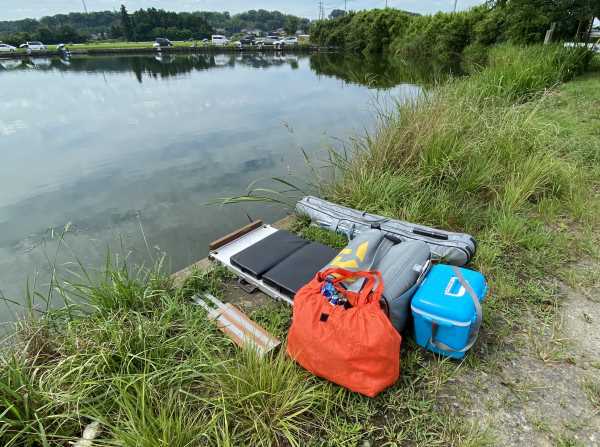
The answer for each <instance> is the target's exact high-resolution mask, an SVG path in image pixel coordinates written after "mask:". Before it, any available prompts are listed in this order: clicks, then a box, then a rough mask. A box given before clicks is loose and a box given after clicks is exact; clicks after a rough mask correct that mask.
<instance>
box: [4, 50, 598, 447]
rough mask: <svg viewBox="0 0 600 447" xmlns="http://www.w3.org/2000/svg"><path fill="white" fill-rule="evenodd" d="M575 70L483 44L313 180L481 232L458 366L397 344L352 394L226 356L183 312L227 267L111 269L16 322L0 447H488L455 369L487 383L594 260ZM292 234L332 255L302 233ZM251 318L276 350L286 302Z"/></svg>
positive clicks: (580, 83)
mask: <svg viewBox="0 0 600 447" xmlns="http://www.w3.org/2000/svg"><path fill="white" fill-rule="evenodd" d="M585 57H586V56H585V55H584V54H583V53H581V52H572V51H567V50H565V49H561V48H557V47H549V48H548V47H547V48H541V47H532V48H517V47H502V48H498V49H494V50H492V52H491V53H490V56H489V67H488V68H486V69H483V70H481V71H480V72H479V73H476V74H474V75H472V76H471V77H469V78H464V79H461V80H455V81H451V82H449V83H448V84H445V85H442V86H440V87H438V88H436V89H434V90H433V91H432V93H431V95H429V96H428V97H427V98H423V99H422V100H421V101H420V102H419V103H416V104H405V105H403V106H401V108H400V109H399V110H398V113H396V114H393V115H392V116H389V117H387V118H385V119H384V121H383V122H382V123H381V126H380V128H379V130H378V131H377V132H375V133H374V134H373V135H371V136H369V137H368V138H366V139H365V140H363V141H362V142H361V143H359V144H358V145H357V146H356V147H355V153H354V154H353V157H352V158H351V159H348V160H345V159H342V158H338V159H337V163H338V165H337V168H338V169H337V174H336V178H335V179H334V181H329V182H327V183H324V184H323V195H325V196H327V197H328V198H331V199H333V200H336V201H338V202H340V203H344V204H347V205H351V206H355V207H358V208H361V209H366V210H368V211H374V212H381V213H385V214H387V215H390V216H395V217H401V218H407V219H410V220H413V221H418V222H423V223H427V224H431V225H435V226H440V227H444V228H453V229H459V230H461V231H468V232H471V233H472V234H474V235H475V236H476V237H477V239H478V240H479V244H480V245H479V247H480V249H479V254H478V256H477V258H476V259H475V267H477V268H479V269H481V270H482V271H484V273H486V275H487V276H488V279H489V281H490V285H491V294H490V297H489V299H488V301H487V303H486V305H485V322H484V331H483V334H482V337H481V340H480V341H479V342H478V344H477V346H476V348H475V350H474V352H473V353H472V354H470V355H469V357H468V359H467V361H466V362H465V363H464V364H457V363H453V362H449V361H447V360H442V359H440V358H437V357H435V356H432V355H429V354H428V353H426V352H424V351H422V350H421V349H419V348H417V347H415V346H414V345H413V343H412V342H411V341H410V340H409V339H408V338H406V339H405V340H404V343H403V351H402V359H401V361H402V378H401V379H400V381H399V383H398V384H397V385H395V386H394V387H392V388H391V389H389V390H388V391H386V392H385V393H383V394H382V395H381V396H379V397H378V398H377V399H367V398H363V397H360V396H357V395H355V394H352V393H349V392H346V391H345V390H343V389H340V388H339V387H336V386H334V385H331V384H328V383H326V382H324V381H321V380H319V379H316V378H314V377H311V376H309V375H308V374H307V373H305V372H304V371H302V370H301V369H300V368H298V367H296V366H295V365H294V364H293V363H291V362H290V361H289V360H287V359H286V358H285V356H284V355H282V354H276V355H274V356H273V357H272V358H266V359H263V360H259V359H257V358H255V357H254V356H252V355H250V354H249V353H244V352H238V351H237V350H236V349H235V348H234V347H232V345H231V344H230V343H229V342H228V341H227V340H226V339H225V338H224V337H223V336H222V335H221V334H220V333H219V332H218V331H216V330H215V329H214V328H213V327H212V326H211V325H210V324H209V323H207V322H206V320H205V317H204V314H203V311H202V310H201V309H198V308H195V307H193V306H191V305H190V304H189V301H188V299H189V297H190V296H191V295H192V294H193V293H194V292H195V291H197V290H201V289H208V290H210V291H212V292H213V293H215V294H220V293H221V292H222V283H223V281H226V280H227V275H226V274H225V273H224V272H223V271H221V270H216V271H214V272H212V273H201V272H198V273H196V274H195V275H193V276H192V277H191V278H190V279H189V280H188V281H187V283H186V284H185V285H184V286H183V287H181V288H175V287H173V285H172V283H171V282H170V281H169V280H168V278H167V277H166V276H164V275H162V274H160V273H155V272H134V271H132V270H131V269H129V270H128V269H127V268H125V266H113V267H111V268H107V273H106V277H105V279H104V281H102V282H101V283H99V284H89V283H88V282H87V281H86V280H85V277H82V284H64V283H62V284H58V283H57V284H55V287H54V292H55V293H57V294H62V296H63V297H64V299H65V301H66V303H68V305H67V306H66V307H65V308H63V309H59V310H56V311H53V312H51V313H49V314H47V315H45V316H39V315H32V316H31V317H30V318H27V319H26V320H24V321H22V322H21V323H19V326H18V330H17V333H16V334H15V335H14V336H13V337H12V338H11V339H10V340H9V343H7V345H6V347H5V349H4V350H3V351H2V357H1V358H2V369H1V370H0V440H1V441H2V443H3V444H4V445H19V446H33V445H67V442H68V441H74V440H75V439H76V438H77V437H78V436H80V435H81V433H82V430H83V427H84V426H85V425H86V424H88V423H89V422H91V421H98V422H100V424H101V427H102V432H101V434H100V435H99V438H98V439H97V441H96V444H97V445H125V446H156V445H164V446H167V445H168V446H193V445H207V446H213V445H224V446H225V445H232V446H234V445H235V446H238V445H252V446H254V445H257V446H259V445H264V446H269V445H278V444H279V445H290V444H291V445H315V446H320V445H330V446H339V445H349V446H350V445H366V444H365V442H367V443H368V445H388V446H393V445H427V446H429V445H440V446H446V445H471V446H475V445H491V444H494V442H495V433H494V429H495V428H494V427H486V426H480V425H477V424H476V423H472V422H469V421H467V420H466V419H464V417H463V415H462V414H460V413H458V412H456V411H454V410H453V408H452V407H451V406H446V405H444V404H442V400H441V394H442V393H443V392H444V390H445V387H446V385H447V384H448V381H450V380H453V379H454V378H456V377H457V376H460V375H461V374H465V372H468V371H470V370H481V369H484V370H488V371H489V372H490V373H493V372H494V370H495V368H496V367H497V365H498V364H501V363H502V362H503V361H505V360H506V358H507V357H508V356H509V355H510V354H511V353H512V351H513V349H514V345H515V344H518V343H525V340H523V339H522V338H520V337H521V336H520V330H519V328H520V326H521V325H522V324H523V323H524V320H523V318H524V315H525V314H532V315H534V317H535V322H536V323H539V324H540V326H539V327H540V328H543V326H544V325H545V324H548V321H550V320H552V318H554V316H555V312H556V308H557V306H558V304H559V296H558V294H557V293H556V290H555V288H554V287H553V286H552V285H551V284H549V283H548V280H549V279H550V278H559V279H562V280H564V281H567V282H569V283H572V284H574V283H575V282H577V281H576V279H577V278H578V277H577V275H573V274H571V270H570V267H569V264H570V263H571V262H573V261H575V260H576V259H577V257H578V256H581V255H588V256H596V255H597V254H596V253H594V251H593V249H592V247H591V246H590V245H591V244H590V243H589V241H590V240H592V238H593V237H597V235H596V236H593V234H594V233H593V228H594V224H596V223H597V222H596V220H597V216H598V215H599V214H598V205H599V202H598V197H597V196H596V193H595V191H597V187H598V185H599V180H600V158H599V157H600V135H599V134H598V122H597V117H596V116H595V115H594V113H595V110H597V107H595V106H597V104H598V102H599V101H600V88H599V87H600V73H598V72H595V73H593V74H589V75H587V76H586V77H584V78H578V79H576V80H575V81H573V82H570V83H567V84H565V85H563V86H559V83H560V82H561V81H566V80H569V79H571V78H572V77H573V76H575V75H577V74H579V73H581V72H582V71H583V68H584V66H585ZM515 66H518V67H519V69H518V70H516V69H515V68H514V67H515ZM296 229H297V230H298V231H299V232H301V233H302V234H304V235H305V236H307V237H310V238H313V239H322V240H324V241H325V242H327V243H330V244H333V245H335V244H337V245H339V244H343V240H341V239H339V238H333V237H331V235H329V234H327V233H323V232H321V231H316V230H315V229H311V228H308V227H306V226H305V225H304V224H303V223H302V221H299V223H298V225H297V228H296ZM78 301H79V302H81V303H82V304H75V303H76V302H78ZM252 316H253V318H255V319H256V320H257V321H258V322H259V323H261V324H262V325H264V326H265V327H266V328H268V329H269V330H270V331H272V332H273V333H275V334H276V335H278V336H280V337H282V338H284V337H285V332H286V329H287V327H288V325H289V317H290V309H289V308H287V307H286V306H285V305H278V304H275V303H273V305H271V306H268V307H266V308H262V309H259V310H257V311H255V312H254V313H253V315H252ZM498 428H500V429H501V427H498Z"/></svg>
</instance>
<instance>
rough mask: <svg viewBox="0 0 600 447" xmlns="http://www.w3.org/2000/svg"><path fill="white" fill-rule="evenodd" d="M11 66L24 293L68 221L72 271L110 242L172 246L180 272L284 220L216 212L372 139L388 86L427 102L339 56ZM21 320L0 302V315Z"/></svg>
mask: <svg viewBox="0 0 600 447" xmlns="http://www.w3.org/2000/svg"><path fill="white" fill-rule="evenodd" d="M336 64H339V66H337V68H336ZM0 66H1V67H2V68H1V69H0V82H1V83H2V92H1V93H0V95H1V97H2V100H1V101H0V154H2V162H1V163H0V294H1V293H4V294H5V295H7V296H9V297H10V298H12V299H19V298H20V297H22V296H23V295H24V286H25V284H26V277H27V276H28V275H31V274H32V273H33V272H34V271H38V272H39V273H40V281H41V282H42V283H43V282H44V281H45V280H47V278H48V277H49V274H50V272H51V269H52V267H51V266H50V265H49V264H48V261H47V254H48V253H55V251H56V249H57V246H58V243H57V235H58V234H60V233H61V232H62V229H63V228H64V227H65V226H66V225H67V224H69V234H68V235H67V240H66V242H67V245H68V250H64V251H63V252H62V254H61V255H60V256H59V257H58V259H57V262H58V264H59V265H60V266H61V267H62V268H67V267H69V266H72V262H73V256H74V255H76V256H77V257H78V258H79V259H80V260H81V261H82V262H83V263H84V264H85V265H86V266H92V267H93V266H98V265H101V264H102V262H103V260H104V256H105V253H106V249H107V247H109V248H110V249H111V251H112V252H113V253H114V252H122V253H124V254H129V256H130V257H131V258H132V259H131V261H132V262H134V263H140V262H146V263H147V262H151V261H152V259H153V256H151V253H153V254H154V255H156V253H158V252H166V253H168V254H169V266H170V268H171V269H172V270H175V269H178V268H181V267H184V266H186V265H188V264H190V263H191V262H194V261H196V260H197V259H199V258H201V257H203V256H204V255H205V254H206V250H207V245H208V243H209V241H211V240H213V239H216V238H217V237H219V236H221V235H223V234H225V233H227V232H229V231H231V230H233V229H235V228H237V227H239V226H241V225H243V224H245V223H246V222H247V220H248V218H247V215H250V216H251V217H253V218H259V217H262V218H264V219H265V220H266V221H272V220H274V219H276V218H278V217H281V216H283V215H284V213H285V211H284V210H282V209H281V208H273V207H267V206H264V205H247V206H245V207H244V208H239V207H232V208H215V207H207V206H206V204H207V203H208V202H211V201H213V200H215V198H218V197H227V196H235V195H239V194H243V193H244V192H245V190H246V188H247V186H248V185H249V184H250V183H251V182H252V181H254V180H256V179H260V178H270V177H274V176H277V177H287V176H289V175H290V174H293V175H294V176H295V178H296V179H300V180H306V179H307V178H308V175H309V169H307V167H306V165H305V160H304V155H303V151H304V153H306V154H308V155H309V156H310V157H312V158H313V159H314V160H319V159H324V158H326V148H328V147H330V146H332V145H334V146H335V145H336V144H337V142H338V141H340V140H342V141H344V140H348V139H349V138H350V137H351V136H354V135H356V134H359V135H360V134H362V133H363V132H364V130H365V129H367V130H369V129H372V127H373V126H374V124H375V119H374V113H373V104H372V103H373V100H374V96H375V97H377V100H378V102H380V101H381V98H380V97H379V90H381V89H384V88H385V95H389V97H390V99H391V100H398V99H400V100H402V99H406V98H414V97H415V96H416V95H418V94H419V93H420V87H418V86H417V85H414V84H410V83H405V82H400V81H399V79H400V77H397V76H396V74H391V73H390V74H386V73H385V71H386V70H387V68H388V66H387V65H385V64H383V65H378V64H376V63H375V62H373V63H372V64H366V63H361V61H360V60H356V59H353V60H344V59H342V60H339V61H338V59H336V56H335V55H312V56H308V55H292V54H285V53H279V54H277V53H269V54H261V53H247V54H246V53H242V54H240V53H237V54H234V53H231V54H213V55H208V54H193V55H186V56H181V55H177V56H169V55H162V56H155V55H149V56H119V57H112V56H94V57H81V56H73V57H72V58H70V59H69V60H68V61H67V60H61V59H59V58H29V59H24V60H0ZM361 67H362V69H361ZM361 70H362V71H361ZM370 71H372V73H371V74H369V72H370ZM374 77H375V78H378V77H382V79H385V80H381V81H377V82H370V81H371V80H372V79H373V78H374ZM340 79H341V80H342V81H343V82H340ZM365 80H367V81H369V82H365ZM396 81H398V82H400V83H398V84H397V85H395V87H393V88H391V86H392V85H393V83H394V82H396ZM367 87H368V88H367ZM391 102H392V101H390V103H391ZM317 164H318V162H317ZM142 228H143V233H142V231H141V229H142ZM146 242H148V245H146ZM52 258H53V257H52ZM8 318H10V317H9V314H8V313H7V311H6V310H5V309H2V308H0V320H5V319H8Z"/></svg>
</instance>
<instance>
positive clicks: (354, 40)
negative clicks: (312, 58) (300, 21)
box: [311, 0, 600, 59]
mask: <svg viewBox="0 0 600 447" xmlns="http://www.w3.org/2000/svg"><path fill="white" fill-rule="evenodd" d="M598 16H600V1H599V0H554V1H548V0H495V1H488V2H486V4H484V5H482V6H478V7H475V8H472V9H470V10H469V11H465V12H459V13H438V14H435V15H426V16H415V15H411V14H409V13H406V12H403V11H400V10H396V9H390V8H386V9H379V10H369V11H361V12H356V13H352V12H351V13H348V14H343V13H342V14H337V15H336V16H335V18H330V19H329V20H321V21H317V22H314V23H313V25H312V27H311V40H312V41H313V42H315V43H317V44H320V45H327V46H336V47H340V48H344V49H347V50H351V51H356V52H363V53H364V54H373V53H381V52H384V51H388V50H389V51H391V52H393V53H396V54H401V55H409V56H418V57H426V58H439V57H443V58H448V59H456V58H459V57H460V56H461V55H462V53H463V52H464V51H465V49H467V51H468V52H471V53H477V52H478V50H479V49H481V48H485V47H487V46H490V45H493V44H496V43H501V42H512V43H516V44H529V43H536V42H541V41H543V40H544V36H545V34H546V31H547V30H548V29H549V28H550V27H551V26H552V24H553V23H555V29H554V34H553V37H554V40H576V39H579V38H581V37H582V36H584V35H586V34H587V32H588V30H589V29H590V28H591V25H592V23H593V17H598Z"/></svg>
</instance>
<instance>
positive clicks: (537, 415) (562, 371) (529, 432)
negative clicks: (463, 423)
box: [445, 286, 600, 447]
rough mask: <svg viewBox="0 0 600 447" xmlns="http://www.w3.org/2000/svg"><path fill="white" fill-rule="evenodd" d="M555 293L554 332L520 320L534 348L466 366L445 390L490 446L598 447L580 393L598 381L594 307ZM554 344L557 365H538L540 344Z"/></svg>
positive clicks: (570, 293)
mask: <svg viewBox="0 0 600 447" xmlns="http://www.w3.org/2000/svg"><path fill="white" fill-rule="evenodd" d="M562 289H563V290H562V292H563V293H562V295H563V298H564V301H563V305H562V306H561V309H560V311H559V317H560V318H559V319H558V326H557V328H555V331H552V333H549V332H548V331H546V330H544V329H543V327H542V324H541V322H540V321H537V320H535V319H533V318H532V319H530V320H529V321H527V322H526V324H528V325H532V326H531V327H533V328H534V331H533V334H534V336H537V337H539V339H538V340H537V343H536V344H535V345H536V346H537V348H536V347H534V346H533V343H527V342H526V343H523V344H516V345H515V346H516V348H515V351H514V352H512V353H511V354H510V357H508V356H506V357H505V358H504V359H500V360H498V361H497V362H494V364H493V366H491V367H490V365H488V367H484V368H478V369H467V368H465V370H464V372H462V373H460V374H458V376H457V377H456V378H455V380H453V381H452V382H451V383H450V384H449V389H448V393H447V395H446V396H445V397H446V399H445V401H446V404H447V405H452V406H453V407H454V408H455V410H456V411H458V412H460V413H461V414H463V415H464V416H466V417H467V419H471V420H473V421H478V422H479V424H480V425H482V426H483V427H487V428H489V429H490V430H491V432H492V434H493V436H494V438H495V445H498V446H517V445H518V446H520V445H527V446H532V447H533V446H600V414H599V411H598V408H597V406H595V405H594V403H593V401H592V399H590V396H589V394H588V393H589V391H588V390H587V388H586V387H588V386H589V383H595V381H598V380H600V303H599V302H597V301H596V300H595V299H594V298H593V296H588V295H590V294H589V293H582V292H580V291H576V290H573V289H570V288H567V287H566V286H563V287H562ZM596 296H598V295H596ZM536 329H539V330H536ZM536 334H537V335H536ZM529 337H531V334H530V335H529ZM557 340H558V341H557ZM529 342H531V339H530V340H529ZM557 343H560V346H561V349H562V351H561V355H557V356H556V357H557V358H558V360H552V361H544V360H546V359H545V358H544V356H540V355H539V354H540V352H539V346H556V345H557ZM549 349H552V348H549Z"/></svg>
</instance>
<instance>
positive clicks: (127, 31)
mask: <svg viewBox="0 0 600 447" xmlns="http://www.w3.org/2000/svg"><path fill="white" fill-rule="evenodd" d="M121 30H123V36H124V37H125V40H129V41H131V40H135V33H134V29H133V23H132V20H131V17H129V14H128V13H127V8H125V5H121Z"/></svg>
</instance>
